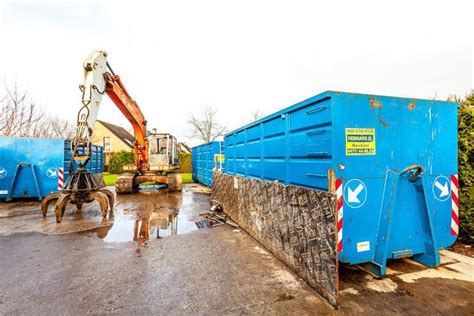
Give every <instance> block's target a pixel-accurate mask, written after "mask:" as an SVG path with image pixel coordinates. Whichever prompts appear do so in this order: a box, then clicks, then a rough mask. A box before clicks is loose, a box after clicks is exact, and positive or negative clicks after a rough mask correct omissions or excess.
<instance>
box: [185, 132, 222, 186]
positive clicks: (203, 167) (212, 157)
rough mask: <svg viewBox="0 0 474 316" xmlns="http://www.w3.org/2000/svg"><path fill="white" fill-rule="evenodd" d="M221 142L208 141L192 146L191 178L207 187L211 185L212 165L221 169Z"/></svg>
mask: <svg viewBox="0 0 474 316" xmlns="http://www.w3.org/2000/svg"><path fill="white" fill-rule="evenodd" d="M222 146H223V142H218V141H214V142H210V143H206V144H202V145H199V146H196V147H193V148H192V169H193V179H194V181H197V182H199V183H202V184H204V185H206V186H208V187H210V186H212V174H213V169H214V167H216V168H217V170H218V171H220V170H222V168H223V163H224V157H223V153H224V152H223V148H222Z"/></svg>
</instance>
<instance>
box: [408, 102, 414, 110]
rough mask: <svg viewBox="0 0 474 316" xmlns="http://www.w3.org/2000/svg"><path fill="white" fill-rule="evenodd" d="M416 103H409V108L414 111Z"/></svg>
mask: <svg viewBox="0 0 474 316" xmlns="http://www.w3.org/2000/svg"><path fill="white" fill-rule="evenodd" d="M415 104H416V102H415V101H413V102H411V103H409V104H408V109H409V110H410V111H413V110H414V109H415Z"/></svg>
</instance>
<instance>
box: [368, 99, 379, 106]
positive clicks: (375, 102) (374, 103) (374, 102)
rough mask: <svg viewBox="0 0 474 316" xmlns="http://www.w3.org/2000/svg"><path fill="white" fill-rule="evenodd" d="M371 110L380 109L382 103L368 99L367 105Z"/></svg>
mask: <svg viewBox="0 0 474 316" xmlns="http://www.w3.org/2000/svg"><path fill="white" fill-rule="evenodd" d="M369 105H370V107H371V108H381V107H382V102H379V101H377V100H376V99H375V98H372V99H370V103H369Z"/></svg>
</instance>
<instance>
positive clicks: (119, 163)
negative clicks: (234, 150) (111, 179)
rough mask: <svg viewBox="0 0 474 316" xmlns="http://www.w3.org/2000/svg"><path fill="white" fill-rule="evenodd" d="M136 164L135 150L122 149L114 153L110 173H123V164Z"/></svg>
mask: <svg viewBox="0 0 474 316" xmlns="http://www.w3.org/2000/svg"><path fill="white" fill-rule="evenodd" d="M128 164H134V158H133V151H126V150H122V151H119V152H115V153H112V154H111V155H110V160H109V168H108V171H109V173H122V172H123V166H124V165H128Z"/></svg>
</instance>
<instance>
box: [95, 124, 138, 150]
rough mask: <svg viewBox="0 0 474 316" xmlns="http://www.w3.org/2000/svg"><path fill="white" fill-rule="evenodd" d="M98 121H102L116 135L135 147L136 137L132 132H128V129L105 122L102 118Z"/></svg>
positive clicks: (131, 146)
mask: <svg viewBox="0 0 474 316" xmlns="http://www.w3.org/2000/svg"><path fill="white" fill-rule="evenodd" d="M97 122H100V123H101V124H102V125H104V126H105V128H107V129H108V130H109V131H111V132H112V133H113V134H114V135H115V136H117V137H118V138H120V139H121V140H122V141H123V142H124V143H125V144H127V145H128V146H130V148H133V142H134V141H135V137H133V135H132V134H130V133H129V132H127V130H126V129H125V128H123V127H121V126H118V125H114V124H111V123H108V122H104V121H101V120H97Z"/></svg>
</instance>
